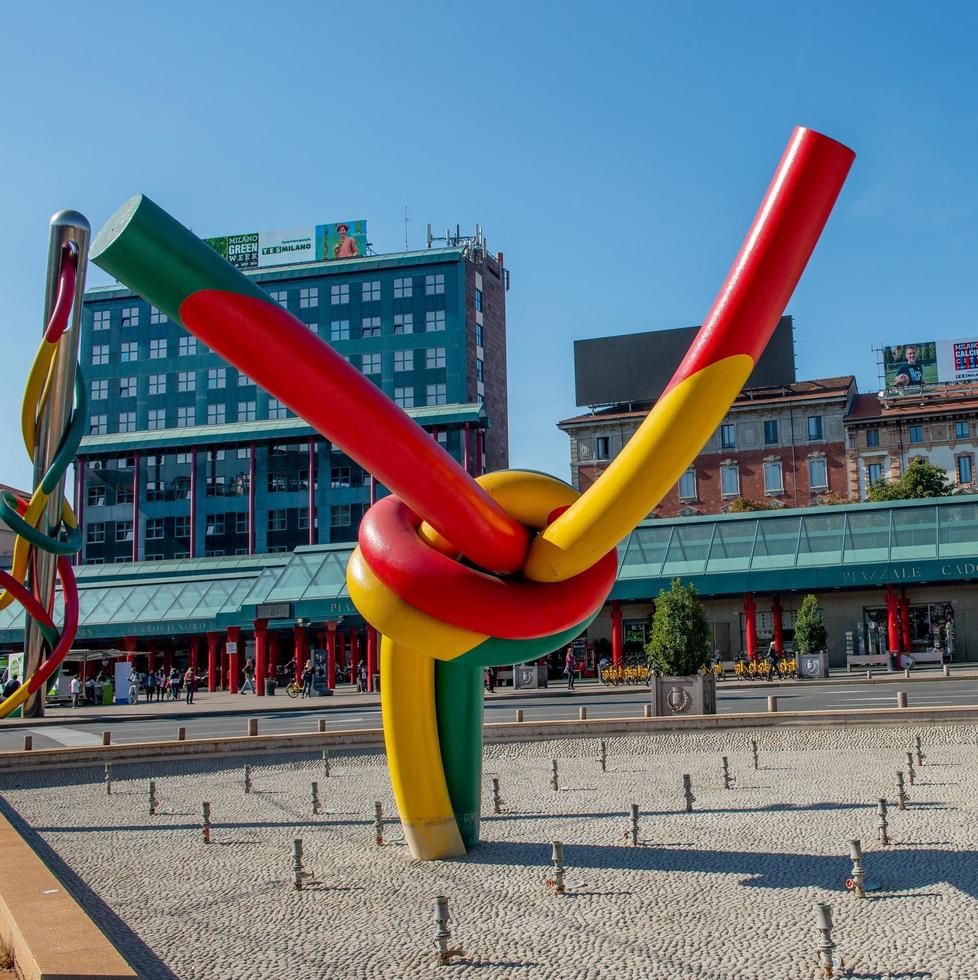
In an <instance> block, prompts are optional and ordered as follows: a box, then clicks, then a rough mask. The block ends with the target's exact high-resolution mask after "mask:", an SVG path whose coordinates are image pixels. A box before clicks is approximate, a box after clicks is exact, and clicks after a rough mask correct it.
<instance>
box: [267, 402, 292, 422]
mask: <svg viewBox="0 0 978 980" xmlns="http://www.w3.org/2000/svg"><path fill="white" fill-rule="evenodd" d="M288 416H289V410H288V409H287V408H286V407H285V406H284V405H283V404H282V403H281V402H280V401H279V400H278V399H277V398H269V399H268V417H269V418H270V419H284V418H288Z"/></svg>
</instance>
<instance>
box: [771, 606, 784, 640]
mask: <svg viewBox="0 0 978 980" xmlns="http://www.w3.org/2000/svg"><path fill="white" fill-rule="evenodd" d="M771 616H772V618H773V619H774V649H775V650H777V651H778V653H779V654H782V653H784V627H783V626H782V625H781V596H779V595H776V596H775V597H774V603H773V605H772V606H771Z"/></svg>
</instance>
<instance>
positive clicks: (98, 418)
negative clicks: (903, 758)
mask: <svg viewBox="0 0 978 980" xmlns="http://www.w3.org/2000/svg"><path fill="white" fill-rule="evenodd" d="M108 431H109V417H108V415H89V416H88V434H89V435H92V436H104V435H105V434H106V433H107V432H108Z"/></svg>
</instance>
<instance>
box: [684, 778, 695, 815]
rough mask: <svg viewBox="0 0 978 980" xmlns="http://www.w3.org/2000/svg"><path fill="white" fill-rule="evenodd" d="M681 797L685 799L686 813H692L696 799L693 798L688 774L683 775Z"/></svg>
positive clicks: (691, 781) (691, 783) (691, 782)
mask: <svg viewBox="0 0 978 980" xmlns="http://www.w3.org/2000/svg"><path fill="white" fill-rule="evenodd" d="M683 796H684V797H685V799H686V812H687V813H692V812H693V803H694V802H695V801H696V797H695V796H693V780H692V779H690V777H689V773H685V774H684V775H683Z"/></svg>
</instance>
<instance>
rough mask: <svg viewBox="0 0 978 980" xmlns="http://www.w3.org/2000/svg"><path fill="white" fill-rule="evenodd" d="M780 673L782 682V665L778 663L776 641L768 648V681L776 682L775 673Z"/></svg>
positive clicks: (779, 678)
mask: <svg viewBox="0 0 978 980" xmlns="http://www.w3.org/2000/svg"><path fill="white" fill-rule="evenodd" d="M775 671H777V672H778V680H781V664H780V663H779V661H778V648H777V647H776V646H775V645H774V640H771V642H770V643H769V644H768V647H767V679H768V680H769V681H773V680H774V676H773V675H774V672H775Z"/></svg>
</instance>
